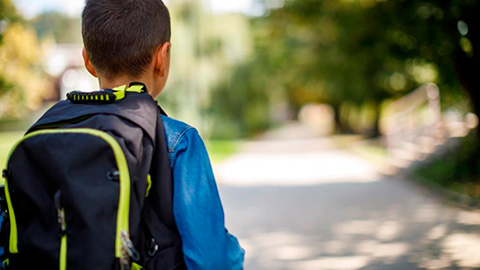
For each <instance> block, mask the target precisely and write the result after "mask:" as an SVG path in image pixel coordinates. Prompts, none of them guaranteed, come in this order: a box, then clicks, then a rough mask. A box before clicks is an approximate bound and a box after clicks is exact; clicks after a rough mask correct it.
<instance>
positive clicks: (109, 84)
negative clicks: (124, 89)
mask: <svg viewBox="0 0 480 270" xmlns="http://www.w3.org/2000/svg"><path fill="white" fill-rule="evenodd" d="M98 82H99V84H100V88H101V89H112V88H115V87H118V86H122V85H127V86H128V85H129V84H130V83H132V82H141V83H143V84H145V86H146V87H147V90H148V92H149V94H151V91H152V90H153V89H152V87H153V86H152V84H151V83H150V82H149V81H148V80H146V79H145V78H131V77H128V76H118V77H115V78H113V79H106V78H104V77H98Z"/></svg>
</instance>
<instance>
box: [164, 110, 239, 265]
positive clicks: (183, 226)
mask: <svg viewBox="0 0 480 270" xmlns="http://www.w3.org/2000/svg"><path fill="white" fill-rule="evenodd" d="M162 120H163V123H164V126H165V134H166V140H167V146H168V154H169V158H170V166H171V168H172V171H173V183H174V191H173V214H174V216H175V221H176V223H177V227H178V230H179V232H180V236H181V238H182V242H183V253H184V257H185V262H186V264H187V267H188V269H190V270H197V269H198V270H200V269H202V270H203V269H208V270H227V269H243V259H244V254H245V251H244V250H243V249H242V248H241V247H240V245H239V243H238V241H237V239H236V238H235V237H234V236H233V235H231V234H229V233H228V232H227V231H226V229H225V221H224V213H223V207H222V203H221V201H220V196H219V194H218V190H217V185H216V182H215V177H214V175H213V171H212V166H211V164H210V159H209V157H208V153H207V150H206V148H205V144H204V143H203V140H202V138H201V137H200V135H199V134H198V132H197V130H196V129H194V128H192V127H191V126H189V125H187V124H185V123H183V122H180V121H177V120H174V119H172V118H169V117H166V116H162Z"/></svg>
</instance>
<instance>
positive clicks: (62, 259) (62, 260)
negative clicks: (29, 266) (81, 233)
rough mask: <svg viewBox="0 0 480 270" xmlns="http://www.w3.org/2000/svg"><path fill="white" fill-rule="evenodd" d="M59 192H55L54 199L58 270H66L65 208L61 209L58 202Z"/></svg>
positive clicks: (60, 204)
mask: <svg viewBox="0 0 480 270" xmlns="http://www.w3.org/2000/svg"><path fill="white" fill-rule="evenodd" d="M60 195H61V193H60V190H59V191H57V193H56V194H55V197H54V202H55V208H57V216H58V227H59V229H60V236H61V240H60V255H59V265H60V267H59V268H60V270H66V269H67V221H66V216H65V208H63V207H62V203H61V201H60Z"/></svg>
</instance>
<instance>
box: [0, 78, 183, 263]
mask: <svg viewBox="0 0 480 270" xmlns="http://www.w3.org/2000/svg"><path fill="white" fill-rule="evenodd" d="M161 113H164V112H163V111H162V110H161V108H160V107H159V106H158V105H157V103H156V102H155V101H154V100H153V99H152V97H151V96H150V95H149V94H148V93H146V87H145V86H144V85H143V84H139V83H133V84H131V85H130V87H129V88H128V89H126V87H120V88H115V89H107V90H102V91H98V92H93V93H81V92H72V93H69V94H68V100H65V101H61V102H59V103H57V104H56V105H55V106H54V107H53V108H51V109H50V110H49V111H48V112H47V113H45V115H44V116H42V117H41V119H40V120H39V121H38V122H37V123H35V124H34V125H33V126H32V127H31V128H30V129H29V130H28V132H27V134H26V135H25V137H24V138H23V139H22V140H20V141H19V142H18V143H17V144H16V145H15V146H14V147H13V148H12V151H11V153H10V155H9V158H8V162H7V168H5V170H4V171H3V177H4V178H5V186H4V200H3V201H2V210H3V211H2V212H4V213H3V215H4V222H3V224H2V229H1V237H0V241H1V243H2V245H3V247H4V251H5V254H4V257H5V258H4V262H5V263H4V265H5V266H4V267H5V268H6V269H14V270H15V269H60V270H66V269H68V270H72V269H89V270H93V269H98V270H107V269H122V270H123V269H149V270H150V269H151V270H157V269H165V270H173V269H175V270H177V269H186V267H185V263H184V260H183V254H182V247H181V239H180V236H179V234H178V231H177V227H176V224H175V220H174V217H173V208H172V202H173V182H172V174H171V170H170V166H169V161H168V152H167V145H166V141H165V133H164V127H163V122H162V119H161V117H160V115H161Z"/></svg>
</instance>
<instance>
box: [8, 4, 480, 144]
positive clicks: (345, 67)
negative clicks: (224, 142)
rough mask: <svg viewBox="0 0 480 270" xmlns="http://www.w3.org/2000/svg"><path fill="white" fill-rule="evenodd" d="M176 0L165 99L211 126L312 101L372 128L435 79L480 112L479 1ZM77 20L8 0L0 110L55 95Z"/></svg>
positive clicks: (448, 104) (456, 104)
mask: <svg viewBox="0 0 480 270" xmlns="http://www.w3.org/2000/svg"><path fill="white" fill-rule="evenodd" d="M168 5H169V8H170V10H171V14H172V20H173V40H172V44H173V47H172V53H173V56H172V59H173V62H172V72H171V74H172V75H171V76H172V77H171V80H170V81H169V85H168V89H167V90H166V91H165V94H164V96H162V97H161V102H162V104H163V105H164V106H165V107H166V108H167V111H169V112H171V114H173V115H174V116H181V118H182V119H185V120H187V121H189V122H192V123H193V124H195V125H196V126H198V127H199V128H200V129H201V130H203V131H204V133H205V134H208V136H210V137H213V138H227V139H228V138H239V137H248V136H254V135H256V134H259V133H261V132H263V131H265V130H267V129H269V128H272V127H276V126H278V125H281V124H282V123H285V122H287V121H291V120H295V119H296V118H297V115H298V114H299V112H300V110H301V109H302V108H303V107H304V106H305V105H307V104H312V103H324V104H329V105H331V106H332V108H333V111H334V112H335V117H334V120H335V124H336V131H337V132H339V133H361V134H363V135H366V136H371V137H375V136H378V135H379V134H380V129H379V119H380V117H381V114H382V108H383V107H384V106H385V104H388V102H390V101H391V100H394V99H398V98H400V97H402V96H404V95H406V94H408V93H409V92H411V91H412V90H413V89H416V88H417V87H418V86H420V85H422V84H424V83H427V82H434V83H437V84H438V85H439V88H440V89H441V95H442V102H443V105H444V108H455V109H456V110H459V111H461V112H462V113H465V112H467V111H470V110H473V111H474V112H479V111H480V92H479V91H477V90H476V88H477V85H476V77H477V74H476V73H477V71H478V70H479V69H478V67H479V59H478V52H479V51H480V48H479V43H480V41H479V40H478V39H479V35H480V34H479V33H480V31H479V30H478V29H479V25H478V24H479V22H478V19H476V17H475V16H476V14H478V12H479V6H480V3H478V1H475V0H449V1H447V0H445V1H434V0H381V1H380V0H288V1H283V0H258V1H257V2H256V5H257V6H258V5H259V6H261V7H262V9H261V10H262V12H257V13H255V14H241V13H238V14H236V13H221V14H218V13H212V12H209V9H208V5H206V4H205V2H203V1H200V0H197V1H193V0H177V1H175V0H173V1H169V2H168ZM80 29H81V22H80V18H79V17H78V16H76V17H71V16H68V15H66V14H64V13H60V12H56V11H49V12H46V13H42V14H39V15H37V16H35V17H33V18H29V19H25V18H23V17H22V16H21V15H20V13H19V12H17V11H16V10H15V7H14V5H13V4H12V2H11V1H10V0H0V33H1V40H2V44H1V45H0V57H1V59H2V61H1V62H0V97H1V98H0V105H1V106H0V118H1V119H28V117H29V116H31V115H35V114H34V113H35V112H38V111H39V110H40V111H41V110H42V107H43V106H42V105H44V104H45V103H44V101H49V100H50V101H51V100H52V97H54V96H55V95H56V93H54V92H53V91H54V90H53V89H54V85H55V82H56V81H58V79H57V78H55V77H54V76H52V75H50V74H47V73H46V72H45V68H44V63H45V61H46V60H45V51H46V50H47V49H48V48H51V47H52V46H55V44H81V35H80ZM32 113H33V114H32ZM360 117H362V118H364V119H363V120H362V121H361V124H359V121H360Z"/></svg>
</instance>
